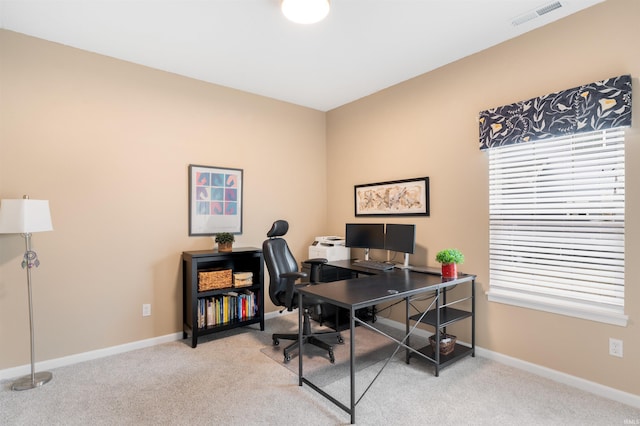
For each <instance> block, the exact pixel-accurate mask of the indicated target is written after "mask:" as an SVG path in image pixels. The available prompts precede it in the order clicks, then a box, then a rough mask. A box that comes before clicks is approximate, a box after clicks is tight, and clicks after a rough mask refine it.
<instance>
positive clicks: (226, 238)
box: [216, 232, 236, 252]
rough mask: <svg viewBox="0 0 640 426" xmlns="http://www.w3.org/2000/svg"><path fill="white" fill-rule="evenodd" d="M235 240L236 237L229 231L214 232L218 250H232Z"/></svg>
mask: <svg viewBox="0 0 640 426" xmlns="http://www.w3.org/2000/svg"><path fill="white" fill-rule="evenodd" d="M235 240H236V238H235V237H234V235H233V234H232V233H230V232H218V233H217V234H216V243H217V244H218V251H220V252H230V251H232V250H233V249H232V247H233V242H234V241H235Z"/></svg>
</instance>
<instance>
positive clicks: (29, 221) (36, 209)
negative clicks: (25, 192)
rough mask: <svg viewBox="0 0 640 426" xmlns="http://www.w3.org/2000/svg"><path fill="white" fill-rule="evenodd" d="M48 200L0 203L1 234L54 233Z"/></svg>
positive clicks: (4, 201) (24, 199)
mask: <svg viewBox="0 0 640 426" xmlns="http://www.w3.org/2000/svg"><path fill="white" fill-rule="evenodd" d="M52 230H53V225H52V224H51V213H50V212H49V201H48V200H31V199H29V198H23V199H18V200H2V201H0V234H29V233H32V232H42V231H52Z"/></svg>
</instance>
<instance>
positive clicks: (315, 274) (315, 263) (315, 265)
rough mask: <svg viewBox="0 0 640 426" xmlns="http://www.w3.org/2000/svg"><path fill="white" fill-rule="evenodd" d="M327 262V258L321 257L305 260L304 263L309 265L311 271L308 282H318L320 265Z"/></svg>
mask: <svg viewBox="0 0 640 426" xmlns="http://www.w3.org/2000/svg"><path fill="white" fill-rule="evenodd" d="M327 262H328V260H327V259H325V258H322V257H317V258H314V259H307V260H305V263H308V264H310V265H311V273H310V274H309V282H310V283H312V284H313V283H317V282H320V266H321V265H323V264H325V263H327Z"/></svg>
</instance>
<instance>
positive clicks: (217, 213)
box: [189, 164, 242, 235]
mask: <svg viewBox="0 0 640 426" xmlns="http://www.w3.org/2000/svg"><path fill="white" fill-rule="evenodd" d="M218 232H229V233H232V234H240V233H242V169H229V168H222V167H210V166H198V165H194V164H190V165H189V235H214V234H217V233H218Z"/></svg>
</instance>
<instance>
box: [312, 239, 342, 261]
mask: <svg viewBox="0 0 640 426" xmlns="http://www.w3.org/2000/svg"><path fill="white" fill-rule="evenodd" d="M350 255H351V253H350V250H349V247H345V242H344V238H343V237H336V236H324V237H316V239H315V241H314V242H313V244H311V245H310V246H309V259H315V258H324V259H327V260H328V261H330V262H331V261H332V260H344V259H350Z"/></svg>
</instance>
